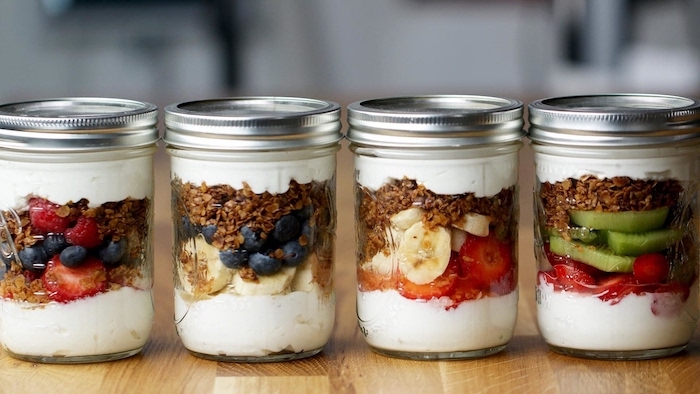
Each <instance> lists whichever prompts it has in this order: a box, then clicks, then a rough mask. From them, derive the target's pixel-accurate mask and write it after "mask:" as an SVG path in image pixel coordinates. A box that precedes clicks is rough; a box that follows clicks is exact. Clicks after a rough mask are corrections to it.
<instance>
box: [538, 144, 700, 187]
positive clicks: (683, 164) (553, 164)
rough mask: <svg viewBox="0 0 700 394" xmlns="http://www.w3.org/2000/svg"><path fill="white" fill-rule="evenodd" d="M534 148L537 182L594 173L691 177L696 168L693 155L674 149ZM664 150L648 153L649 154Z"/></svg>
mask: <svg viewBox="0 0 700 394" xmlns="http://www.w3.org/2000/svg"><path fill="white" fill-rule="evenodd" d="M533 149H534V150H535V163H536V175H537V179H538V180H539V182H541V183H544V182H550V183H554V182H560V181H563V180H565V179H567V178H573V179H579V178H580V177H582V176H584V175H595V176H596V177H598V178H599V179H604V178H612V177H615V176H627V177H630V178H633V179H659V180H665V179H677V180H679V181H689V180H694V179H696V177H697V174H698V171H700V166H698V164H700V162H699V161H698V158H697V157H695V156H696V155H695V154H694V153H693V154H686V155H679V154H678V153H677V152H675V151H671V152H664V151H663V150H662V149H657V150H653V151H651V153H650V150H648V149H647V150H632V149H628V150H615V151H607V152H608V153H607V154H604V153H603V151H601V150H598V151H596V152H598V154H597V155H590V154H588V152H590V150H588V152H586V151H585V150H581V151H578V150H576V149H568V150H567V151H570V156H561V155H557V154H552V153H555V152H557V149H556V148H555V147H542V146H538V145H533ZM653 153H657V155H660V154H667V155H668V156H663V157H652V156H651V154H653Z"/></svg>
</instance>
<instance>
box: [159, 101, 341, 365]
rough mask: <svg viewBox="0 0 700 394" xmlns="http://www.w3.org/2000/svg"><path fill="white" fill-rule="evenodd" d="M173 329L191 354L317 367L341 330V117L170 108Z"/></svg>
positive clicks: (326, 107) (253, 104)
mask: <svg viewBox="0 0 700 394" xmlns="http://www.w3.org/2000/svg"><path fill="white" fill-rule="evenodd" d="M165 125H166V132H165V135H164V140H165V142H166V143H167V150H168V152H169V154H170V156H171V175H172V216H173V225H174V229H175V231H174V245H173V258H174V271H175V323H176V326H177V331H178V334H179V335H180V338H181V340H182V342H183V344H184V346H185V347H186V348H187V349H188V350H189V351H190V352H191V353H192V354H194V355H196V356H199V357H203V358H209V359H216V360H222V361H245V362H255V361H281V360H291V359H298V358H302V357H308V356H312V355H314V354H317V353H318V352H320V351H321V349H322V348H323V346H324V345H325V344H326V342H327V341H328V339H329V337H330V334H331V330H332V328H333V324H334V319H335V295H334V286H333V258H334V241H335V228H336V210H335V168H336V152H337V151H338V149H339V147H340V145H339V141H340V139H341V138H342V135H341V133H340V107H339V106H338V105H337V104H335V103H332V102H327V101H320V100H314V99H305V98H286V97H241V98H228V99H219V100H204V101H195V102H186V103H180V104H173V105H170V106H168V107H167V108H166V109H165Z"/></svg>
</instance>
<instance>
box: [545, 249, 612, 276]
mask: <svg viewBox="0 0 700 394" xmlns="http://www.w3.org/2000/svg"><path fill="white" fill-rule="evenodd" d="M544 253H545V255H546V256H547V260H549V264H551V265H552V267H553V266H555V265H557V264H568V265H572V266H574V268H575V269H576V270H578V271H583V272H585V273H587V274H588V275H590V276H592V277H593V279H596V278H598V277H599V276H601V275H602V274H603V271H601V270H599V269H598V268H596V267H594V266H592V265H588V264H586V263H582V262H580V261H578V260H574V259H572V258H571V257H569V256H561V255H558V254H556V253H554V252H552V251H551V250H550V249H549V244H545V245H544Z"/></svg>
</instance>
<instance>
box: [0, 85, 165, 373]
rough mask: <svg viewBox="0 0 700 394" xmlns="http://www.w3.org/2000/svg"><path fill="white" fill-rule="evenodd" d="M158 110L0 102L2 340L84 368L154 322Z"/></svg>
mask: <svg viewBox="0 0 700 394" xmlns="http://www.w3.org/2000/svg"><path fill="white" fill-rule="evenodd" d="M156 121H157V108H156V107H155V106H153V105H151V104H147V103H141V102H135V101H130V100H120V99H101V98H79V99H73V98H69V99H53V100H39V101H32V102H22V103H14V104H5V105H1V106H0V167H2V171H0V184H2V187H1V188H0V211H1V212H2V213H1V215H0V246H1V249H2V250H1V252H2V263H0V271H1V273H2V275H1V279H0V297H1V299H0V343H2V347H3V349H4V350H5V351H7V352H8V354H10V355H11V356H13V357H16V358H19V359H23V360H28V361H33V362H47V363H87V362H98V361H108V360H115V359H120V358H125V357H128V356H131V355H134V354H137V353H138V352H140V351H141V349H142V348H143V346H144V345H145V343H146V341H147V339H148V337H149V334H150V331H151V327H152V324H153V315H154V306H153V297H152V291H151V288H152V284H153V248H152V245H151V243H152V242H151V240H152V236H153V235H152V212H153V207H152V202H153V158H152V156H153V153H154V152H155V149H156V141H157V140H158V132H157V130H156V127H155V126H156Z"/></svg>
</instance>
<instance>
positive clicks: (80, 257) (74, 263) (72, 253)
mask: <svg viewBox="0 0 700 394" xmlns="http://www.w3.org/2000/svg"><path fill="white" fill-rule="evenodd" d="M86 257H87V249H86V248H84V247H82V246H79V245H73V246H69V247H67V248H65V249H63V251H62V252H61V255H60V259H61V264H63V265H65V266H66V267H78V266H79V265H80V264H82V263H83V261H84V260H85V258H86Z"/></svg>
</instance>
